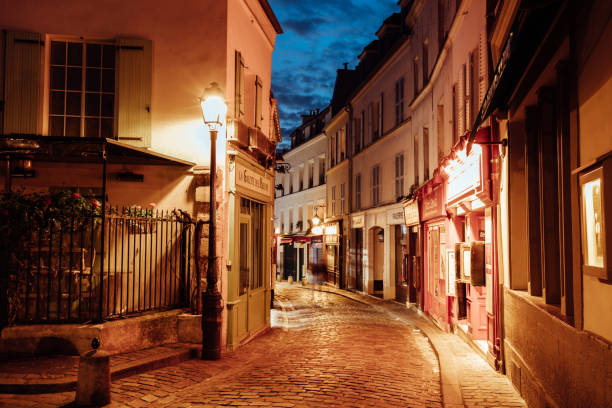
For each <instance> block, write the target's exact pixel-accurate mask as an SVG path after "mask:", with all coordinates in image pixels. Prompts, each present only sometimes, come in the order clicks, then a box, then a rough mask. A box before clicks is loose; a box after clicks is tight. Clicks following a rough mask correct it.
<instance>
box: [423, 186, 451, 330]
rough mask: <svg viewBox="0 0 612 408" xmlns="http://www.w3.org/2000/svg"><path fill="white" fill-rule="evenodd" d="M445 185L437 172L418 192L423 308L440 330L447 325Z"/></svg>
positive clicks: (448, 325) (446, 218) (444, 328)
mask: <svg viewBox="0 0 612 408" xmlns="http://www.w3.org/2000/svg"><path fill="white" fill-rule="evenodd" d="M444 189H445V185H444V183H443V180H442V179H441V178H440V177H439V176H438V177H434V178H433V179H432V181H430V182H429V183H428V184H426V185H425V186H424V187H423V188H422V189H421V192H420V196H421V222H422V229H421V230H422V231H423V243H422V245H423V285H422V291H423V298H424V301H425V302H424V311H425V313H427V314H428V315H429V316H430V317H431V319H432V320H433V321H434V322H435V323H436V324H438V326H440V328H442V329H443V330H449V329H450V321H451V320H450V313H449V307H448V305H449V303H448V300H447V284H446V281H447V276H446V267H445V265H446V263H445V254H446V252H447V249H448V248H449V247H448V245H449V237H448V233H449V220H448V216H447V212H446V206H445V194H444Z"/></svg>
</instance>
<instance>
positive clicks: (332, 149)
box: [329, 132, 338, 167]
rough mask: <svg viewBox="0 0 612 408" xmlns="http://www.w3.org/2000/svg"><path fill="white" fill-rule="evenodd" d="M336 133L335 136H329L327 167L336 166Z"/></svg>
mask: <svg viewBox="0 0 612 408" xmlns="http://www.w3.org/2000/svg"><path fill="white" fill-rule="evenodd" d="M337 135H338V132H336V134H335V135H332V136H331V139H330V143H329V167H334V166H335V165H336V138H337V137H338V136H337Z"/></svg>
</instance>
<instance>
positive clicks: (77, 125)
mask: <svg viewBox="0 0 612 408" xmlns="http://www.w3.org/2000/svg"><path fill="white" fill-rule="evenodd" d="M80 135H81V118H71V117H67V118H66V136H75V137H78V136H80Z"/></svg>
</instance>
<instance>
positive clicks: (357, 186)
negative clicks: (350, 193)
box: [355, 173, 361, 210]
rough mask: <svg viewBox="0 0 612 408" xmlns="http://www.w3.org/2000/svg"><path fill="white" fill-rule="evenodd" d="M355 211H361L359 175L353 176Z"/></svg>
mask: <svg viewBox="0 0 612 408" xmlns="http://www.w3.org/2000/svg"><path fill="white" fill-rule="evenodd" d="M355 209H356V210H361V174H359V173H358V174H357V175H355Z"/></svg>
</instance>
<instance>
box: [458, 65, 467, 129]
mask: <svg viewBox="0 0 612 408" xmlns="http://www.w3.org/2000/svg"><path fill="white" fill-rule="evenodd" d="M465 78H466V69H465V64H463V65H462V66H461V77H460V78H459V95H458V96H459V109H458V111H459V112H458V114H459V120H458V122H459V125H458V130H459V136H462V135H463V134H464V133H465V131H466V129H467V113H466V110H465V108H466V99H467V98H466V92H467V91H466V89H467V87H466V86H465Z"/></svg>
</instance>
